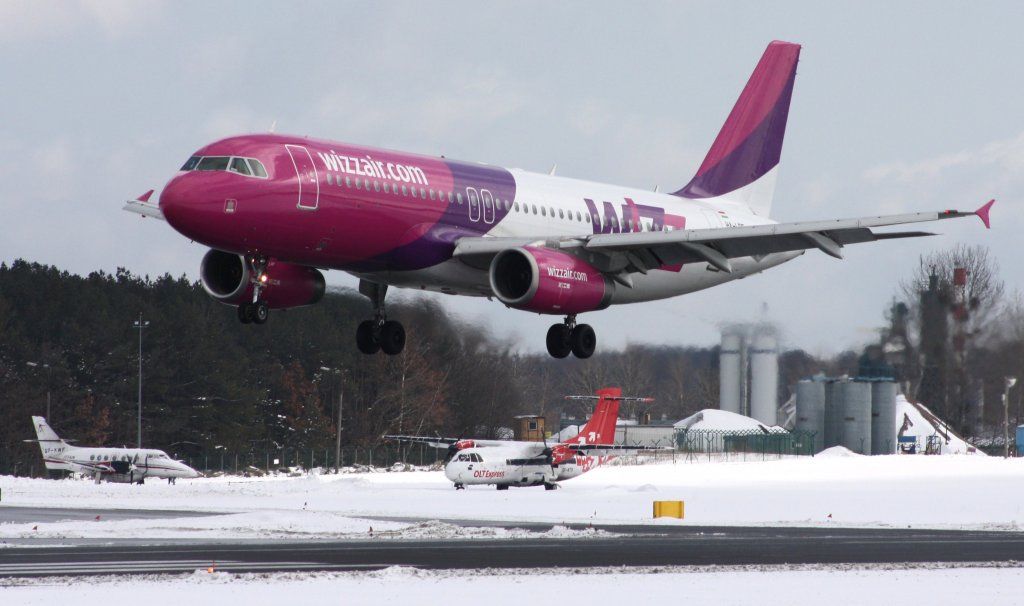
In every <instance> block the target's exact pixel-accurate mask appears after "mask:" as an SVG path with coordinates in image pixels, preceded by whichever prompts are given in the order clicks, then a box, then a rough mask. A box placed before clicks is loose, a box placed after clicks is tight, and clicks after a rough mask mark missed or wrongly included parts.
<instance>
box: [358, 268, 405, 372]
mask: <svg viewBox="0 0 1024 606" xmlns="http://www.w3.org/2000/svg"><path fill="white" fill-rule="evenodd" d="M387 291H388V285H387V284H377V283H375V282H368V281H366V280H360V281H359V292H360V293H362V294H363V295H365V296H367V297H369V298H370V300H371V301H373V319H372V320H365V321H363V322H360V323H359V327H358V328H357V329H356V347H358V348H359V351H361V352H363V353H364V354H375V353H377V352H378V351H383V352H384V353H386V354H388V355H389V356H393V355H396V354H400V353H402V350H403V349H405V328H403V327H402V323H401V322H396V321H395V320H388V319H387V315H386V314H385V313H384V295H385V294H387Z"/></svg>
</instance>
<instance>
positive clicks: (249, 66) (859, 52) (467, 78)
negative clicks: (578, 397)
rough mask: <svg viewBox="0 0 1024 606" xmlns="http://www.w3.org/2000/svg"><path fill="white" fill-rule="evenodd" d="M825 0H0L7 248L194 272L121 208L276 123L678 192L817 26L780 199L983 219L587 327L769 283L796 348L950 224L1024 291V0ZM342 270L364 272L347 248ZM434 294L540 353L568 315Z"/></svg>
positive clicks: (824, 335) (871, 324)
mask: <svg viewBox="0 0 1024 606" xmlns="http://www.w3.org/2000/svg"><path fill="white" fill-rule="evenodd" d="M836 4H837V3H831V2H819V1H813V2H766V3H760V2H757V3H755V2H749V3H745V2H718V1H708V2H664V3H644V2H607V3H603V2H557V3H556V2H547V1H545V2H507V3H498V2H431V3H421V2H360V3H356V2H274V3H271V2H253V1H251V0H250V1H247V2H206V1H201V2H200V1H195V2H194V1H175V2H158V1H147V2H135V1H131V0H123V1H121V0H91V1H87V0H82V1H65V2H56V1H55V2H38V1H24V2H11V1H9V0H0V75H2V76H3V78H2V86H3V93H2V94H0V120H2V123H3V128H0V213H2V214H0V216H2V227H0V261H6V262H10V261H12V260H14V259H17V258H23V259H27V260H30V261H37V262H40V263H45V264H51V265H55V266H57V267H59V268H62V269H66V270H68V271H71V272H73V273H78V274H88V273H89V272H91V271H95V270H98V269H102V270H105V271H108V272H112V271H114V270H115V268H117V267H126V268H128V269H129V270H131V271H132V272H133V273H136V274H143V275H145V274H148V275H150V276H153V277H155V276H159V275H162V274H164V273H170V274H172V275H174V276H176V277H177V276H180V275H182V274H186V275H188V276H189V277H190V278H193V279H194V278H196V277H197V276H198V267H199V262H200V259H201V258H202V256H203V254H204V253H205V249H204V248H203V247H201V246H199V245H197V244H192V243H190V242H189V241H188V240H186V239H185V238H184V237H182V236H179V235H178V234H177V233H176V232H174V231H173V230H172V229H171V228H170V227H169V226H167V225H166V224H164V223H162V222H159V221H154V220H150V219H141V218H140V217H138V216H136V215H132V214H129V213H125V212H122V211H121V210H120V209H121V206H122V204H123V202H124V201H125V200H127V199H129V198H132V197H135V196H137V195H139V194H141V193H143V192H144V191H146V190H147V189H150V188H155V189H157V191H158V192H159V190H160V188H161V187H162V186H163V184H164V183H166V182H167V180H168V179H169V178H170V177H171V176H172V175H173V174H174V172H175V171H176V170H177V169H178V167H179V166H181V164H182V163H183V162H184V161H185V160H186V159H187V158H188V156H189V155H190V154H191V153H192V152H193V151H194V150H195V149H197V148H199V147H201V146H202V145H204V144H206V143H209V142H210V141H212V140H214V139H217V138H220V137H223V136H227V135H232V134H239V133H246V132H258V131H266V130H268V129H269V128H270V126H271V124H272V123H274V122H276V124H277V131H278V132H282V133H291V134H298V135H311V136H316V137H322V138H327V139H335V140H341V141H348V142H353V143H359V144H365V145H371V146H380V147H387V148H397V149H402V150H408V151H413V152H418V153H425V154H432V155H441V154H444V155H446V156H448V157H450V158H458V159H464V160H474V161H480V162H486V163H490V164H498V165H502V166H507V167H517V168H523V169H526V170H534V171H539V172H546V171H547V170H548V169H549V168H550V167H551V165H552V164H555V163H557V164H558V173H559V174H560V175H564V176H571V177H577V178H583V179H589V180H596V181H605V182H610V183H616V184H624V185H634V186H639V187H644V188H653V187H654V186H656V185H660V186H661V187H662V189H663V190H669V191H671V190H672V189H675V188H678V187H680V186H681V185H683V184H685V183H686V182H687V181H688V180H689V179H690V177H691V176H692V174H693V172H694V170H695V169H696V168H697V166H698V165H699V164H700V161H701V160H702V159H703V157H704V154H705V153H706V151H707V148H708V147H709V146H710V144H711V142H712V141H713V139H714V137H715V134H716V133H717V132H718V129H719V128H720V126H721V124H722V122H723V121H724V119H725V117H726V115H727V113H728V112H729V110H730V108H731V107H732V104H733V102H734V101H735V99H736V97H737V96H738V95H739V92H740V90H741V89H742V87H743V85H744V83H745V82H746V79H747V77H748V76H749V74H750V72H751V70H752V69H753V67H754V65H755V64H756V62H757V60H758V59H759V57H760V55H761V53H762V51H763V50H764V47H765V45H766V44H767V43H768V42H769V41H771V40H773V39H781V40H787V41H792V42H797V43H800V44H802V45H803V51H802V54H801V59H800V66H799V72H798V73H799V75H798V77H797V81H796V88H795V90H794V94H793V102H792V107H791V112H790V117H789V128H788V132H787V134H786V140H785V146H784V148H783V154H782V164H781V166H780V173H779V180H778V187H777V190H776V196H775V204H774V207H773V213H772V214H773V216H774V217H775V218H776V219H777V220H780V221H798V220H813V219H824V218H831V217H855V216H864V215H872V214H892V213H902V212H912V211H919V210H936V209H945V208H958V209H961V210H974V209H975V208H977V207H978V206H980V205H981V204H982V203H984V202H985V201H987V200H988V199H989V198H993V197H994V198H997V199H998V200H999V202H998V203H997V204H996V206H995V209H994V210H993V214H992V216H993V223H994V228H993V229H992V230H991V231H986V230H985V229H984V228H983V227H982V225H981V223H980V222H979V221H976V220H974V219H963V220H959V221H945V222H942V223H941V224H933V225H932V227H934V229H935V230H937V231H939V232H941V233H942V235H940V236H938V237H934V238H926V239H914V240H906V241H894V242H883V243H875V244H863V245H857V246H851V247H849V248H847V249H846V255H847V258H846V259H845V260H844V261H837V260H835V259H832V258H831V257H827V256H826V255H824V254H822V253H820V252H817V251H811V252H808V253H807V254H806V255H804V256H803V257H801V258H798V259H796V260H794V261H792V262H790V263H788V264H786V265H784V266H782V267H779V268H776V269H774V270H770V271H769V272H767V273H765V274H762V275H760V276H754V277H751V278H747V279H745V280H741V281H738V282H736V283H733V284H727V285H724V286H720V287H717V288H714V289H711V290H708V291H704V292H701V293H696V294H693V295H688V296H684V297H678V298H675V299H669V300H667V301H661V302H656V303H647V304H640V305H633V306H624V307H616V308H612V309H609V310H606V311H603V312H599V313H594V314H586V315H583V316H581V321H586V322H588V323H590V324H592V325H593V326H594V328H595V329H596V331H597V334H598V340H599V347H604V348H608V347H615V348H620V347H623V346H624V345H625V344H627V343H658V344H673V345H709V344H713V343H717V341H718V338H719V337H718V331H719V326H720V325H721V324H722V323H724V322H734V321H749V320H756V319H758V318H759V317H760V316H761V314H762V310H763V309H765V308H767V314H768V317H770V318H771V319H773V320H775V321H777V322H778V323H779V324H781V325H782V327H783V330H784V335H785V343H786V345H787V346H789V347H800V348H803V349H807V350H809V351H811V352H814V353H832V352H836V351H840V350H842V349H845V348H849V347H860V346H862V345H863V344H865V343H867V342H868V341H870V340H873V339H874V338H875V335H876V334H877V328H878V327H880V326H882V325H883V324H884V319H883V312H884V310H885V308H886V307H887V306H888V305H889V303H890V301H891V299H892V297H893V296H894V295H895V294H896V293H897V290H898V289H897V285H898V282H899V281H900V280H901V279H905V278H906V277H908V276H909V275H910V274H911V271H912V270H913V268H914V266H915V264H916V263H917V259H918V257H919V256H920V255H921V254H927V253H929V252H931V251H935V250H940V249H946V248H949V247H952V246H954V245H955V244H957V243H967V244H972V245H973V244H984V245H987V246H989V247H990V248H991V254H992V255H993V256H994V257H995V258H996V259H997V260H998V262H999V263H1000V265H1001V267H1002V273H1003V277H1004V279H1005V280H1006V282H1007V285H1008V287H1009V290H1010V291H1020V290H1021V289H1022V287H1024V270H1022V268H1021V263H1020V260H1019V259H1020V256H1021V253H1022V251H1024V246H1022V245H1021V243H1020V241H1019V240H1017V238H1019V237H1020V234H1021V233H1022V228H1024V225H1022V223H1024V221H1022V217H1021V212H1020V208H1021V200H1022V199H1024V176H1022V175H1024V77H1022V74H1024V38H1022V36H1021V34H1020V28H1021V26H1022V24H1024V3H1021V2H977V3H974V2H971V3H968V2H956V3H944V2H903V3H900V2H892V1H891V0H889V1H885V2H851V3H848V4H846V5H845V6H836ZM927 228H928V227H926V229H927ZM328 282H329V283H330V284H334V285H339V286H348V287H354V285H355V284H356V282H355V280H354V279H352V278H350V277H348V276H346V275H344V274H341V273H340V272H330V273H329V275H328ZM0 286H2V285H0ZM393 292H399V293H400V292H401V291H393ZM391 296H393V295H390V294H389V297H391ZM401 296H411V295H401ZM443 301H444V302H445V304H446V305H447V306H448V308H449V309H451V310H452V311H453V312H455V313H456V314H457V315H458V316H460V317H461V318H463V319H465V320H467V321H473V322H480V323H483V324H486V325H487V326H489V327H490V328H491V329H492V330H493V331H494V333H495V334H496V335H499V336H508V337H509V338H511V339H514V340H515V341H516V343H517V344H518V346H519V347H522V348H524V349H527V350H531V351H537V350H542V349H543V342H544V333H545V331H546V329H547V326H548V325H549V324H550V323H551V322H552V318H551V317H541V316H536V315H532V314H527V313H525V312H518V311H513V310H507V309H505V308H504V307H503V306H502V305H500V304H499V303H497V302H488V301H486V300H477V299H467V298H458V299H457V298H453V297H445V298H444V299H443ZM134 313H136V312H135V311H134V310H126V312H125V321H126V322H128V321H130V320H131V318H132V317H134ZM275 320H279V321H285V319H284V318H280V319H278V318H272V321H275ZM157 321H158V320H157ZM406 328H407V330H410V331H414V330H415V327H414V326H407V327H406Z"/></svg>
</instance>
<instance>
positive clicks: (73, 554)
mask: <svg viewBox="0 0 1024 606" xmlns="http://www.w3.org/2000/svg"><path fill="white" fill-rule="evenodd" d="M463 523H464V524H467V525H472V523H471V522H463ZM515 526H516V527H518V528H522V527H523V526H524V525H522V524H516V525H515ZM531 528H533V529H536V530H538V531H543V530H545V529H546V527H545V526H544V525H536V526H531ZM548 528H549V527H548ZM603 530H606V531H607V532H608V533H614V534H611V535H605V534H602V533H595V536H593V537H574V538H566V539H561V538H519V539H502V540H490V539H486V540H485V539H445V540H406V539H389V538H376V539H370V540H358V541H323V542H319V541H304V542H291V541H248V542H246V541H231V542H214V541H173V542H154V543H155V544H144V542H142V541H139V540H132V541H114V542H110V541H107V542H105V543H104V544H102V545H100V544H85V545H83V544H77V545H70V546H59V547H58V546H37V547H22V546H8V547H5V548H0V577H4V576H7V577H11V576H52V575H91V574H127V573H171V572H191V571H194V570H204V569H209V568H211V567H212V568H213V569H214V570H219V571H234V572H261V571H264V572H266V571H295V570H307V571H326V570H377V569H381V568H386V567H389V566H412V567H417V568H425V569H429V568H436V569H481V568H550V567H595V566H687V565H723V566H728V565H780V564H840V563H881V564H886V563H892V564H895V563H907V562H913V563H920V562H1008V561H1011V560H1014V561H1019V560H1024V533H1018V532H979V531H947V530H911V529H903V530H898V529H841V528H836V529H833V528H737V527H689V526H629V527H621V526H611V527H606V528H604V529H603Z"/></svg>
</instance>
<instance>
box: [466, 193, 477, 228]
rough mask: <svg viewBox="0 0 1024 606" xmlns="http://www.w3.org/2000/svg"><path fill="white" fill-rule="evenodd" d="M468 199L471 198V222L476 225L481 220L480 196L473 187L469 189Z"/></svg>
mask: <svg viewBox="0 0 1024 606" xmlns="http://www.w3.org/2000/svg"><path fill="white" fill-rule="evenodd" d="M466 197H467V198H469V220H470V221H473V222H474V223H475V222H477V221H479V220H480V194H478V193H477V192H476V190H475V189H473V188H472V187H467V188H466Z"/></svg>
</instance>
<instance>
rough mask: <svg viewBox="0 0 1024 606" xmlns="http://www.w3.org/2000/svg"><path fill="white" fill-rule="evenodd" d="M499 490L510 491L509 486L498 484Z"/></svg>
mask: <svg viewBox="0 0 1024 606" xmlns="http://www.w3.org/2000/svg"><path fill="white" fill-rule="evenodd" d="M498 490H508V484H498Z"/></svg>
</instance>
